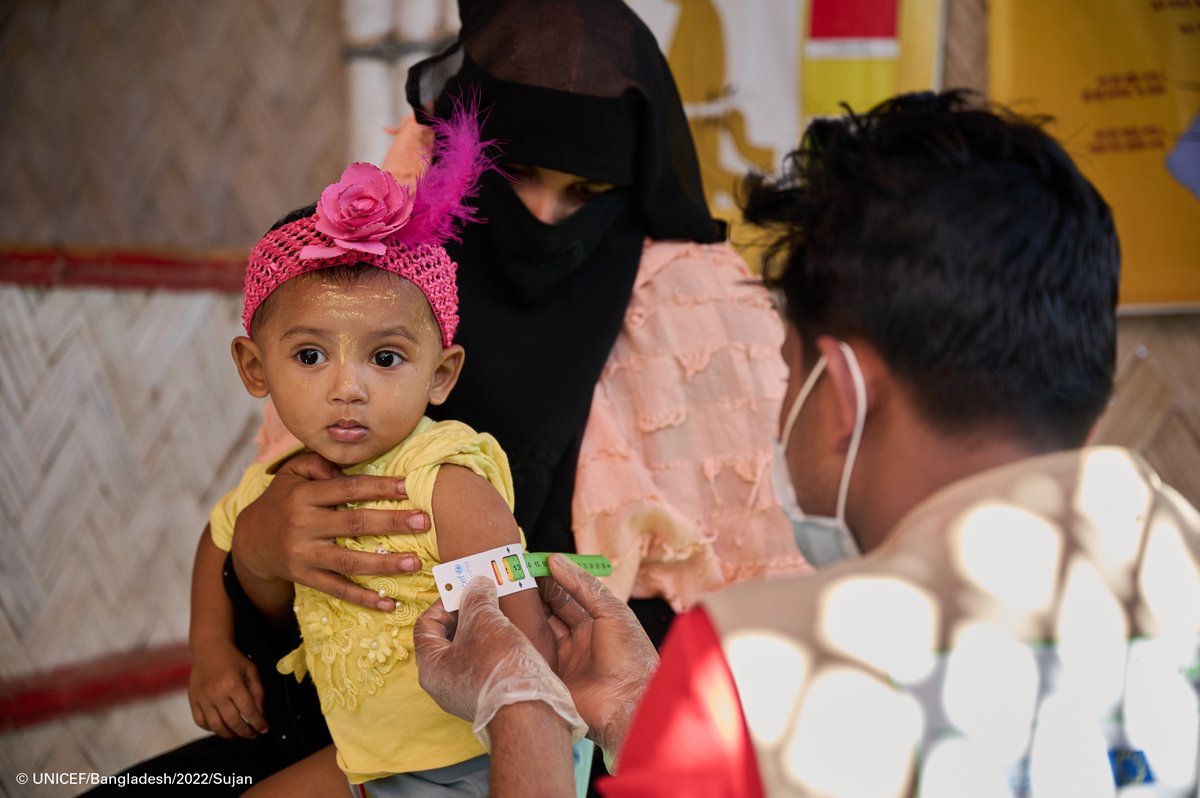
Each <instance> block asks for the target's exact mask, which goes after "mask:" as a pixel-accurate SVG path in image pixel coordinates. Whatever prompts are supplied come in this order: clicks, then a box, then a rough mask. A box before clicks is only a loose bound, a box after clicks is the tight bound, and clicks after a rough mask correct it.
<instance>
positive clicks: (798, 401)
mask: <svg viewBox="0 0 1200 798" xmlns="http://www.w3.org/2000/svg"><path fill="white" fill-rule="evenodd" d="M842 346H845V344H842ZM824 370H825V356H824V355H821V357H820V358H819V359H818V360H817V365H815V366H813V370H812V371H811V372H809V374H808V379H806V380H805V381H804V384H803V385H801V386H800V393H798V394H796V398H795V399H794V400H793V401H792V409H791V410H789V411H788V416H787V420H785V421H784V422H783V433H782V434H781V435H780V436H779V443H780V447H781V448H782V449H783V450H784V451H785V452H786V451H787V445H788V441H790V440H791V439H792V427H793V426H795V424H796V419H797V418H798V417H799V415H800V408H802V407H804V402H805V401H806V400H807V399H808V395H809V394H810V393H812V389H813V386H814V385H816V384H817V378H818V377H820V376H821V372H823V371H824Z"/></svg>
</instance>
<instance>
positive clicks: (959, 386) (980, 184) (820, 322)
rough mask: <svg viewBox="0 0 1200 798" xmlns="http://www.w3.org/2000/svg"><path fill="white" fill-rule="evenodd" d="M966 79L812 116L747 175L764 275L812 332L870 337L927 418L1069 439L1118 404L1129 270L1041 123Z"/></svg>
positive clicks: (1093, 194) (1105, 222) (1097, 204)
mask: <svg viewBox="0 0 1200 798" xmlns="http://www.w3.org/2000/svg"><path fill="white" fill-rule="evenodd" d="M1042 122H1044V120H1036V121H1034V120H1025V119H1021V118H1018V117H1017V116H1015V115H1013V114H1011V113H1008V112H1005V111H997V112H991V111H988V110H984V109H980V108H976V107H972V106H971V105H970V103H969V102H968V95H967V94H966V93H965V92H962V91H948V92H944V93H941V94H934V93H925V94H912V95H904V96H900V97H896V98H894V99H891V100H888V101H886V102H884V103H882V104H880V105H879V106H877V107H875V108H874V109H872V110H871V111H870V112H868V113H866V114H864V115H861V116H856V115H854V114H850V115H849V116H846V117H844V118H839V119H822V120H817V121H815V122H813V124H812V125H811V126H810V127H809V129H808V131H807V132H806V134H805V136H804V140H803V141H802V142H801V145H800V148H799V149H798V150H796V151H794V152H792V153H791V154H790V155H789V156H788V159H787V163H786V165H785V170H784V174H783V175H782V176H781V177H779V178H778V179H774V180H771V179H768V178H765V177H762V176H752V177H750V178H749V179H748V180H747V183H746V185H745V186H744V193H743V205H744V210H745V216H746V219H747V221H749V222H752V223H754V224H758V225H761V226H764V227H767V228H768V229H769V230H770V231H772V233H773V241H772V244H771V246H770V248H769V249H768V253H767V257H766V259H765V261H764V273H765V279H766V281H767V284H768V285H769V286H771V287H774V288H777V289H780V290H781V291H782V293H783V296H784V298H785V300H786V302H787V314H788V318H789V320H790V321H791V322H792V323H794V324H795V325H796V326H797V328H798V330H799V331H800V333H801V335H802V336H803V338H804V340H805V342H806V346H811V344H812V342H813V341H814V340H815V338H816V336H818V335H820V334H822V333H830V334H833V335H836V336H839V337H845V336H847V335H855V334H857V335H861V336H864V337H865V338H867V339H868V340H869V341H870V342H871V343H872V344H873V345H874V346H875V347H876V348H877V349H878V350H879V352H880V353H881V355H882V356H883V358H884V360H885V361H886V363H887V365H888V367H889V369H891V371H892V373H893V374H894V375H895V376H896V377H897V378H898V379H899V380H901V381H902V383H903V384H904V385H905V386H906V387H907V389H908V390H909V391H910V393H911V395H912V397H913V398H914V400H915V402H916V404H917V406H918V408H919V410H920V411H921V412H922V414H923V416H924V417H925V418H926V420H927V421H928V422H930V423H931V424H932V425H934V426H935V427H936V428H939V429H942V430H944V431H947V432H966V431H969V430H971V429H975V428H977V427H978V426H979V425H980V424H995V425H1001V426H1003V427H1005V428H1007V429H1009V430H1010V431H1011V432H1013V433H1016V434H1018V435H1021V436H1023V437H1024V438H1025V439H1027V440H1028V441H1030V442H1033V443H1035V444H1039V445H1041V446H1044V447H1045V448H1047V449H1049V448H1061V447H1064V446H1075V445H1078V444H1079V443H1081V442H1082V441H1083V440H1084V438H1085V437H1086V435H1087V433H1088V431H1089V429H1090V427H1091V426H1092V424H1093V423H1094V421H1095V419H1096V418H1097V417H1098V416H1099V414H1100V412H1101V410H1102V409H1103V408H1104V406H1105V404H1106V402H1107V401H1108V398H1109V395H1110V392H1111V389H1112V380H1113V368H1114V360H1115V351H1116V313H1115V310H1116V299H1117V282H1118V274H1119V270H1120V264H1119V261H1120V257H1119V252H1118V245H1117V238H1116V232H1115V230H1114V227H1113V221H1112V216H1111V214H1110V212H1109V209H1108V206H1107V205H1106V204H1105V202H1104V200H1103V199H1102V198H1101V197H1100V195H1099V194H1098V193H1097V191H1096V190H1095V188H1093V187H1092V185H1091V184H1090V183H1089V182H1088V181H1087V179H1085V178H1084V177H1083V175H1081V174H1080V173H1079V170H1078V169H1077V168H1076V167H1075V165H1074V163H1072V161H1071V159H1070V157H1069V156H1068V155H1067V154H1066V152H1064V151H1063V149H1062V147H1060V146H1059V145H1058V144H1057V143H1056V142H1055V141H1054V140H1053V139H1052V138H1051V137H1050V136H1049V135H1047V134H1046V133H1045V132H1044V131H1043V130H1042V129H1041V124H1042Z"/></svg>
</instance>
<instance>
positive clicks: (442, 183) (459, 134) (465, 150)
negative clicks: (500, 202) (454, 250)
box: [392, 96, 494, 247]
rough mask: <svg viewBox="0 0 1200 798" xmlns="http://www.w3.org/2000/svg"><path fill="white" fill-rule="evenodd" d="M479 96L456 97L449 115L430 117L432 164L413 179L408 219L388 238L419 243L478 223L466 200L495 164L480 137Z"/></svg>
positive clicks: (447, 236)
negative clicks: (414, 188) (411, 201)
mask: <svg viewBox="0 0 1200 798" xmlns="http://www.w3.org/2000/svg"><path fill="white" fill-rule="evenodd" d="M478 116H479V98H478V97H476V96H470V97H465V98H460V99H456V100H455V101H454V110H453V111H452V112H451V114H450V118H449V119H435V120H434V121H433V125H432V126H433V130H434V145H433V153H432V164H431V165H430V166H429V167H428V168H427V169H426V170H425V172H424V173H423V174H422V175H421V176H420V177H419V178H417V185H416V197H415V199H414V204H413V213H412V217H411V218H410V219H409V221H408V224H406V225H405V226H404V227H403V228H402V229H401V230H399V231H397V235H396V236H395V238H393V239H392V243H394V244H405V245H407V246H410V247H417V246H420V245H422V244H433V245H440V244H444V243H445V242H446V241H448V240H451V239H453V240H455V241H458V240H459V237H458V227H459V226H460V225H463V224H468V223H471V222H476V221H481V220H479V219H476V212H475V209H474V208H472V207H470V206H468V205H466V204H465V201H466V200H467V199H469V198H470V197H473V196H475V192H476V191H477V185H476V184H477V183H478V182H479V178H480V177H481V176H482V175H483V173H484V172H486V171H487V170H488V169H491V168H493V166H494V160H493V158H492V156H491V155H489V153H488V148H489V147H490V146H491V144H492V143H493V142H491V141H481V140H480V137H479V120H478Z"/></svg>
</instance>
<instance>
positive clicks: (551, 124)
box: [408, 0, 724, 551]
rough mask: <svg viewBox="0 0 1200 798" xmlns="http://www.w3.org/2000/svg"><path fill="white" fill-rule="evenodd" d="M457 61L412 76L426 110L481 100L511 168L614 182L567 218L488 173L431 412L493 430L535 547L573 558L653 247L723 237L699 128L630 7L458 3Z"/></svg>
mask: <svg viewBox="0 0 1200 798" xmlns="http://www.w3.org/2000/svg"><path fill="white" fill-rule="evenodd" d="M460 13H461V16H462V19H463V29H462V32H461V34H460V38H459V40H458V41H457V42H456V43H455V44H454V45H453V46H451V47H450V48H449V49H448V50H447V51H446V52H444V53H442V54H440V55H438V56H435V57H433V58H430V59H427V60H426V61H423V62H421V63H419V64H417V65H416V66H414V67H413V68H412V70H411V71H410V73H409V80H408V97H409V101H410V103H412V105H413V107H414V109H416V110H417V111H418V116H419V117H420V116H421V112H423V111H428V110H429V109H432V111H433V114H434V115H435V116H444V115H446V114H448V112H449V108H450V104H451V100H452V98H455V97H458V96H462V95H464V94H469V93H476V94H477V95H478V97H479V100H480V107H481V108H482V109H483V112H484V120H483V134H484V137H485V138H490V139H494V140H496V142H497V146H498V149H499V150H500V152H501V155H500V163H501V166H502V167H503V164H504V163H519V164H522V165H524V166H538V167H544V168H549V169H556V170H559V171H563V172H569V173H571V174H576V175H580V176H582V177H585V178H588V179H589V180H594V181H598V182H607V183H612V184H614V185H615V186H617V188H616V189H614V190H612V191H610V192H607V193H606V194H604V195H601V196H600V197H597V198H596V199H593V200H591V201H590V202H588V203H587V204H586V205H585V206H584V207H583V208H581V209H580V210H578V211H576V212H575V213H574V214H573V215H572V216H570V217H569V218H567V219H566V220H564V221H562V222H560V223H558V224H556V225H546V224H543V223H542V222H540V221H539V220H537V219H536V218H535V217H534V216H533V215H532V214H531V213H530V212H529V211H528V210H527V209H526V208H525V207H524V205H523V204H522V203H521V201H520V200H519V199H518V198H517V197H516V195H515V193H514V192H513V191H512V189H511V187H510V186H508V185H507V184H506V183H505V181H504V179H503V178H502V177H500V176H498V175H490V176H488V177H487V178H485V180H484V182H483V183H482V185H481V189H480V193H479V196H478V197H477V198H476V199H475V201H474V202H475V205H476V206H477V207H478V208H479V212H480V216H481V217H482V218H483V219H485V220H486V223H485V224H480V225H471V226H469V227H468V228H467V229H466V230H464V231H463V234H462V241H461V242H460V243H458V244H454V243H453V242H451V243H450V244H448V245H447V249H448V250H449V251H450V254H451V256H452V257H453V258H454V259H455V260H456V261H457V262H458V265H459V272H458V280H459V314H460V317H461V319H462V321H461V322H460V326H459V328H458V334H457V337H456V340H457V342H458V343H461V344H462V345H463V347H464V348H465V349H466V351H467V358H466V363H465V365H464V368H463V373H462V376H461V378H460V380H459V383H458V385H457V386H456V388H455V389H454V391H453V392H452V393H451V396H450V398H449V400H448V401H447V402H446V403H445V404H444V405H442V406H441V407H435V408H430V411H431V412H430V414H431V415H433V416H435V417H437V418H456V419H459V420H461V421H464V422H466V423H468V424H470V425H472V426H473V427H475V428H476V429H479V430H481V431H485V432H489V433H491V434H493V435H495V436H496V438H497V439H498V440H499V441H500V444H501V446H503V447H504V449H505V451H506V452H507V453H508V456H509V460H510V465H511V466H512V471H513V480H514V484H515V490H516V500H517V507H516V517H517V521H518V523H520V524H521V526H522V528H523V529H524V530H525V534H526V537H527V539H528V542H529V548H530V549H531V550H549V551H574V550H575V542H574V536H573V533H572V529H571V498H572V495H573V493H574V485H575V468H576V461H577V459H578V454H579V445H580V442H581V441H582V438H583V430H584V426H585V425H586V423H587V417H588V411H589V409H590V407H591V400H592V394H593V392H594V390H595V386H596V383H597V381H598V380H599V377H600V372H601V369H602V368H603V367H604V363H605V360H606V359H607V357H608V354H609V352H610V350H611V349H612V345H613V342H614V341H615V340H616V337H617V334H618V333H619V332H620V329H621V324H622V321H623V320H624V316H625V311H626V309H627V307H628V305H629V299H630V295H631V293H632V290H633V282H634V278H635V277H636V275H637V269H638V264H639V262H640V260H641V255H642V244H643V240H644V239H645V238H646V237H650V238H655V239H686V240H692V241H697V242H701V243H711V242H714V241H719V240H721V239H722V238H723V237H724V229H723V227H722V226H721V225H720V223H718V222H716V221H714V220H713V219H712V218H711V216H710V215H709V213H708V209H707V206H706V205H705V201H704V192H703V189H702V186H701V183H700V171H699V165H698V163H697V161H696V155H695V149H694V147H693V145H692V140H691V135H690V133H689V132H688V128H687V119H686V118H685V116H684V113H683V106H682V103H681V102H680V99H679V94H678V91H677V90H676V88H675V84H674V81H673V80H672V78H671V75H670V71H669V69H668V67H667V64H666V61H665V59H664V58H663V56H662V53H661V52H660V51H659V49H658V45H657V43H656V42H655V40H654V37H653V35H652V34H651V33H650V31H649V30H648V29H647V28H646V27H645V25H644V24H643V23H642V22H641V20H639V19H638V18H637V17H636V16H635V15H634V14H633V12H632V11H630V10H629V9H628V8H627V7H626V6H625V5H624V4H623V3H621V2H619V1H618V0H506V1H505V2H503V3H499V2H488V3H465V2H464V3H463V4H462V5H461V7H460Z"/></svg>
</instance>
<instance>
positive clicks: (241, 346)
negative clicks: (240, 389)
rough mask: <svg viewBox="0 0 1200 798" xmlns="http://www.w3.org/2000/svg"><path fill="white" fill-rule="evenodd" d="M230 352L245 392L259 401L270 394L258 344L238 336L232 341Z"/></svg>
mask: <svg viewBox="0 0 1200 798" xmlns="http://www.w3.org/2000/svg"><path fill="white" fill-rule="evenodd" d="M230 351H231V352H232V354H233V362H234V363H236V364H237V370H238V376H240V377H241V378H242V385H245V386H246V391H247V392H248V393H249V394H250V395H251V396H256V397H258V398H259V399H262V398H263V397H264V396H266V395H267V394H268V393H270V390H269V389H268V388H267V372H266V369H265V368H264V367H263V360H262V352H261V351H260V350H259V348H258V344H256V343H254V341H252V340H250V339H249V338H247V337H246V336H244V335H239V336H238V337H237V338H234V339H233V346H232V347H230Z"/></svg>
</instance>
